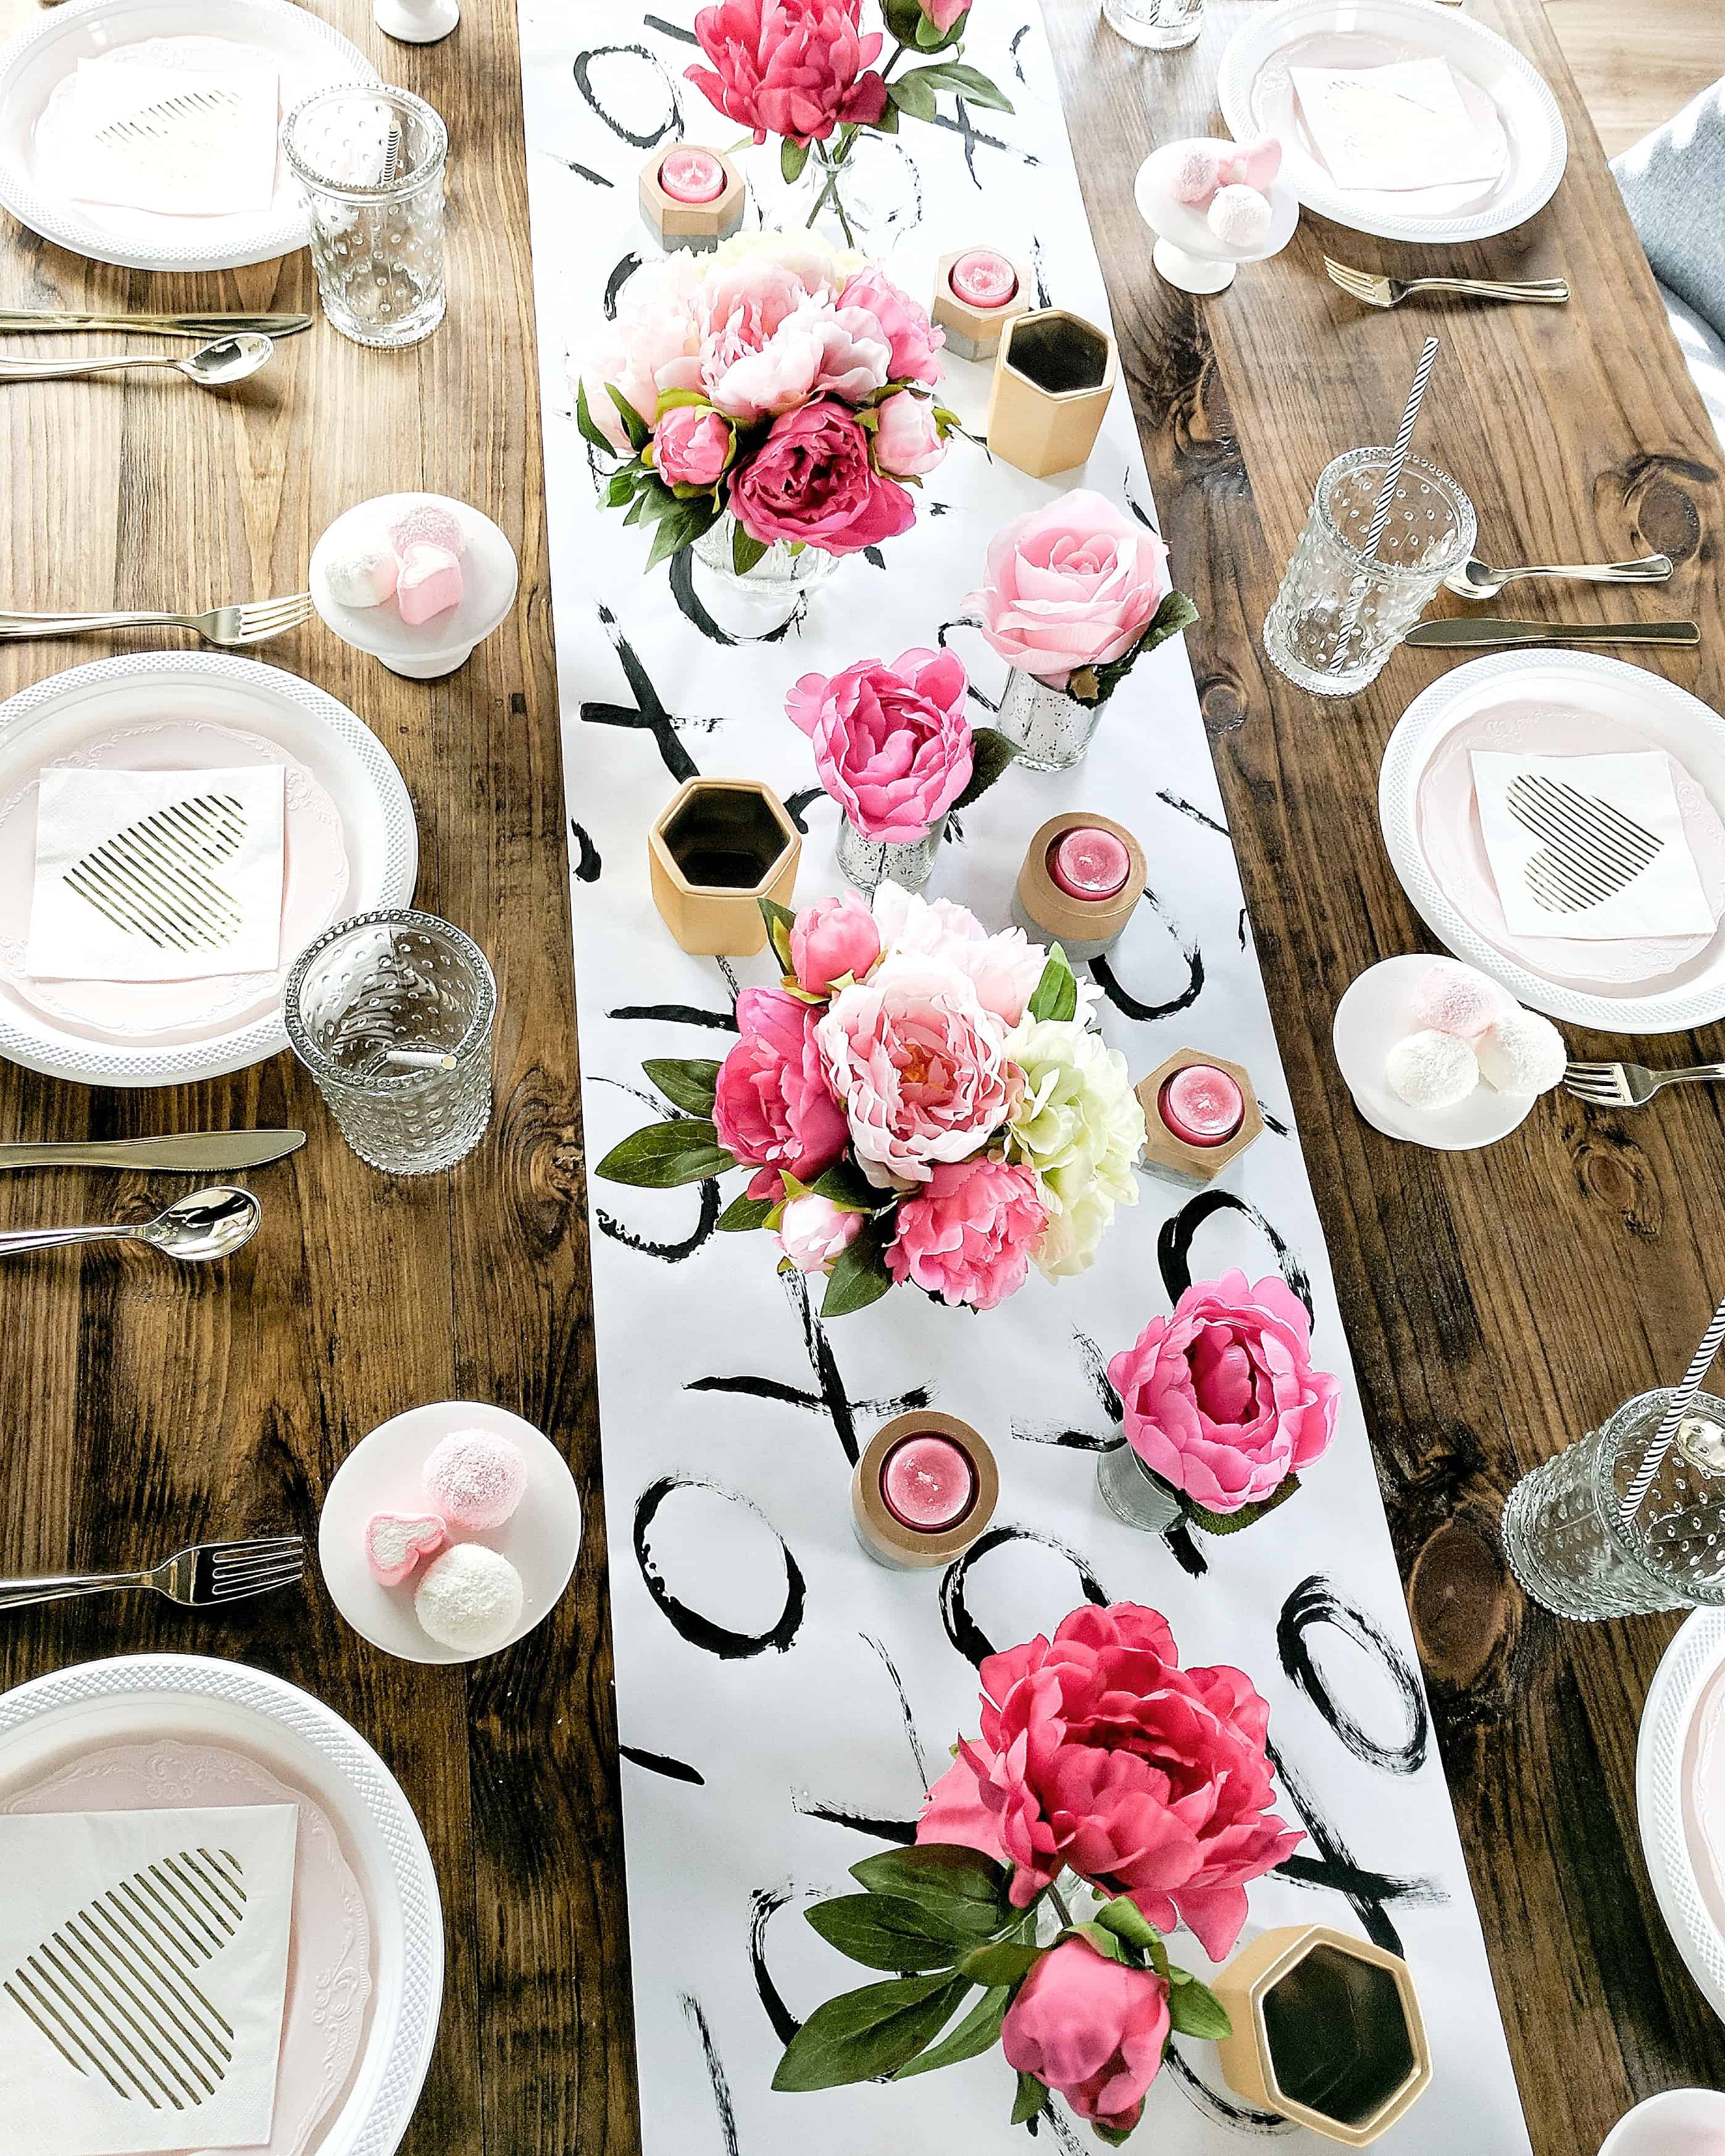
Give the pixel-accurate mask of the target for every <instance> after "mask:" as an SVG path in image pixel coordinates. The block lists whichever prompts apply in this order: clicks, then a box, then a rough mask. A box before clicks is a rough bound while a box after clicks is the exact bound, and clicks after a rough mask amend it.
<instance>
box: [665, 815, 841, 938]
mask: <svg viewBox="0 0 1725 2156" xmlns="http://www.w3.org/2000/svg"><path fill="white" fill-rule="evenodd" d="M802 852H803V841H802V839H801V838H800V836H799V835H798V831H797V827H796V825H795V824H793V823H792V821H791V819H790V814H789V812H788V810H787V808H785V805H784V803H783V802H782V801H781V800H780V799H779V798H778V795H777V794H776V793H774V792H773V788H771V787H770V786H768V785H766V784H764V783H762V781H761V780H760V779H758V778H689V779H685V781H684V782H683V783H682V785H681V786H680V787H679V788H678V789H677V791H676V793H675V795H674V796H673V797H672V799H671V802H670V806H669V807H668V808H666V809H665V813H664V814H663V815H661V816H660V819H659V820H658V822H657V823H656V824H655V825H654V826H653V829H651V830H650V831H649V833H648V834H647V863H648V871H649V876H650V878H651V881H652V886H653V903H654V904H655V906H657V907H658V908H659V911H660V916H661V917H662V918H663V920H664V921H665V927H667V928H669V929H670V932H671V934H672V935H673V936H675V937H676V939H677V941H678V942H679V943H680V944H681V945H682V947H683V948H684V949H685V951H689V952H695V953H696V954H698V955H700V956H701V957H726V958H748V957H753V955H754V953H755V952H757V951H758V950H759V949H760V948H761V947H762V944H763V943H765V942H766V941H767V924H766V922H765V921H764V920H763V919H762V916H761V908H760V905H759V901H761V900H762V899H763V898H770V899H774V900H776V901H778V904H779V905H780V906H788V905H789V904H790V902H791V895H792V893H793V891H794V890H795V889H796V884H797V864H798V860H800V859H801V856H802Z"/></svg>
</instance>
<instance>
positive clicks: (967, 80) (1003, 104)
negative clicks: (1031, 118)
mask: <svg viewBox="0 0 1725 2156" xmlns="http://www.w3.org/2000/svg"><path fill="white" fill-rule="evenodd" d="M906 83H916V84H918V85H927V89H928V90H929V92H930V94H931V96H932V94H933V93H934V92H935V91H936V90H953V91H956V92H957V95H959V96H960V97H962V98H963V99H965V100H966V101H967V102H968V103H969V104H971V105H991V106H992V107H993V110H995V111H996V112H1010V111H1011V110H1012V102H1011V100H1010V99H1009V98H1005V97H1003V96H1002V95H1001V94H1000V92H999V90H996V89H995V87H994V85H993V83H992V82H990V81H989V80H988V77H987V75H985V74H983V73H982V72H981V71H980V70H979V69H976V68H973V67H966V66H965V65H964V64H963V61H961V60H937V61H936V62H935V63H934V64H933V66H932V67H921V68H913V69H911V72H910V74H901V76H900V77H899V78H898V80H897V81H896V82H895V83H894V84H893V85H891V88H892V90H894V91H897V90H902V89H903V88H904V86H905V85H906ZM918 116H919V117H920V116H921V115H918Z"/></svg>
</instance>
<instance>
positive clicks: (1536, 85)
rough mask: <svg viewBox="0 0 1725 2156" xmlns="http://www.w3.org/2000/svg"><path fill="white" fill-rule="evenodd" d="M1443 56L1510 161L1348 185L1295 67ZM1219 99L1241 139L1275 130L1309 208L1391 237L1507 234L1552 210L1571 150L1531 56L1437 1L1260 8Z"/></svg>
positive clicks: (1357, 0)
mask: <svg viewBox="0 0 1725 2156" xmlns="http://www.w3.org/2000/svg"><path fill="white" fill-rule="evenodd" d="M1418 59H1439V60H1442V61H1444V62H1445V63H1446V64H1448V66H1449V67H1450V70H1451V72H1452V73H1453V74H1454V75H1455V80H1456V86H1457V88H1458V89H1459V90H1460V91H1461V100H1462V103H1463V104H1464V105H1466V107H1467V110H1468V115H1469V117H1470V118H1471V120H1472V121H1473V122H1474V125H1475V126H1476V127H1477V128H1478V129H1479V131H1481V134H1482V135H1484V136H1485V137H1486V140H1487V141H1501V142H1502V145H1503V150H1504V158H1503V164H1502V169H1501V170H1500V171H1499V172H1498V174H1497V177H1496V178H1495V179H1492V180H1485V181H1480V182H1461V183H1459V184H1450V185H1446V186H1443V187H1420V188H1413V189H1407V190H1395V191H1378V190H1374V189H1369V188H1363V187H1337V184H1336V182H1335V181H1334V180H1333V179H1332V177H1331V176H1330V171H1329V167H1327V165H1326V164H1325V163H1324V162H1323V160H1322V157H1319V155H1318V154H1317V148H1316V146H1315V145H1314V144H1313V142H1312V136H1311V135H1310V133H1309V132H1308V131H1307V126H1306V124H1305V121H1304V120H1303V119H1302V118H1301V114H1300V110H1299V105H1298V101H1297V100H1296V97H1295V94H1294V87H1293V83H1292V81H1291V78H1290V75H1289V73H1288V70H1289V69H1290V68H1294V67H1315V68H1373V67H1387V66H1388V65H1389V64H1390V63H1391V62H1392V61H1396V60H1418ZM1216 95H1217V98H1218V100H1219V103H1220V105H1221V107H1222V111H1223V114H1224V116H1225V118H1226V120H1227V121H1228V125H1229V126H1230V129H1231V130H1232V131H1233V133H1234V136H1235V140H1236V141H1241V142H1245V141H1250V140H1251V139H1252V137H1253V136H1256V135H1275V136H1279V137H1280V138H1281V144H1282V167H1281V177H1282V178H1283V180H1284V181H1285V182H1286V183H1287V185H1288V186H1289V187H1291V188H1292V189H1293V191H1294V193H1296V195H1297V196H1298V197H1299V198H1300V200H1301V203H1303V204H1304V205H1305V207H1306V208H1307V209H1309V210H1313V211H1315V212H1316V213H1317V215H1318V216H1320V217H1327V218H1330V219H1331V220H1332V222H1333V223H1337V224H1343V225H1347V226H1348V228H1350V229H1351V230H1353V231H1354V232H1369V233H1373V234H1378V236H1379V237H1380V238H1383V239H1413V240H1424V241H1428V242H1430V243H1433V244H1455V243H1456V242H1458V241H1461V240H1466V239H1489V238H1490V237H1491V234H1494V233H1498V232H1509V231H1512V230H1513V228H1515V227H1516V226H1517V225H1518V224H1522V223H1526V221H1527V218H1530V217H1532V215H1533V213H1534V212H1535V211H1536V210H1539V209H1543V208H1544V207H1545V205H1546V203H1548V202H1549V201H1550V200H1551V198H1552V196H1553V193H1555V192H1556V190H1557V184H1558V181H1559V180H1560V179H1561V178H1562V177H1563V167H1564V164H1565V162H1567V160H1568V150H1569V146H1568V137H1567V136H1566V135H1565V134H1564V131H1563V115H1562V113H1560V112H1559V111H1558V101H1557V100H1556V98H1554V97H1553V95H1552V94H1551V91H1550V90H1549V89H1548V86H1547V85H1546V82H1545V80H1544V78H1543V76H1542V75H1541V74H1539V72H1538V69H1536V68H1535V67H1534V65H1533V64H1532V61H1531V60H1528V59H1526V58H1524V57H1523V55H1522V54H1520V53H1518V52H1517V50H1516V49H1515V47H1514V46H1513V45H1512V44H1508V43H1507V42H1506V41H1505V40H1504V39H1503V38H1500V37H1498V36H1497V34H1496V33H1495V32H1493V31H1491V30H1487V29H1486V28H1482V27H1481V24H1479V23H1476V22H1474V21H1472V20H1471V18H1469V17H1467V16H1466V15H1464V14H1463V13H1461V10H1460V8H1445V7H1441V6H1440V5H1439V4H1438V0H1281V5H1280V6H1278V7H1275V8H1253V9H1251V10H1250V13H1248V15H1247V18H1246V19H1245V22H1243V23H1241V25H1240V28H1239V29H1238V30H1236V31H1235V34H1234V36H1233V37H1232V38H1230V40H1229V43H1228V46H1227V49H1226V50H1225V51H1224V53H1223V54H1222V64H1221V67H1220V69H1219V73H1218V74H1217V79H1216Z"/></svg>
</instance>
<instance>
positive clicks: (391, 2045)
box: [0, 1655, 444, 2156]
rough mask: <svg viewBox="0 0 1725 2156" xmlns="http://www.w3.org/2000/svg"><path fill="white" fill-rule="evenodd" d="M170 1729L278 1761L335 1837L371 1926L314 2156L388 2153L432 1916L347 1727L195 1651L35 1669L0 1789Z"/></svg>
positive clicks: (433, 1947) (4, 1719) (428, 1998)
mask: <svg viewBox="0 0 1725 2156" xmlns="http://www.w3.org/2000/svg"><path fill="white" fill-rule="evenodd" d="M159 1737H180V1738H190V1739H191V1740H193V1741H194V1742H196V1741H203V1742H205V1743H228V1744H234V1745H236V1746H238V1747H239V1748H241V1749H243V1750H247V1751H249V1752H252V1753H255V1754H256V1755H257V1756H258V1757H259V1758H261V1759H262V1760H264V1763H266V1764H270V1763H275V1764H277V1765H278V1766H279V1768H280V1772H281V1773H282V1775H283V1777H284V1779H286V1780H287V1781H289V1782H290V1783H298V1784H300V1785H301V1786H303V1787H304V1788H305V1789H306V1790H307V1791H308V1792H309V1793H310V1794H311V1795H313V1796H314V1797H315V1798H316V1800H317V1802H318V1803H319V1804H320V1805H321V1807H322V1808H323V1809H324V1810H325V1811H326V1813H327V1814H328V1815H329V1817H330V1818H331V1820H332V1821H333V1822H334V1823H335V1824H336V1827H337V1829H338V1830H339V1831H340V1832H341V1834H342V1835H343V1836H344V1837H345V1840H346V1842H347V1851H346V1853H347V1856H348V1859H349V1861H350V1862H351V1863H352V1865H353V1866H354V1869H355V1870H356V1871H357V1873H358V1874H359V1876H360V1880H361V1883H362V1886H363V1887H364V1890H365V1892H366V1896H367V1902H368V1904H369V1907H370V1909H371V1912H372V1917H373V1919H374V1921H375V1924H376V1936H375V1943H374V1948H373V1974H374V1977H375V1979H376V1984H377V1990H376V1993H375V1994H374V2003H373V2006H372V2025H371V2030H370V2033H369V2035H368V2037H367V2041H366V2045H365V2048H364V2051H363V2052H362V2056H361V2058H360V2061H359V2065H358V2067H357V2071H356V2073H355V2076H354V2080H353V2083H352V2087H351V2088H350V2090H349V2092H348V2093H347V2098H346V2101H345V2102H343V2104H342V2106H341V2110H340V2112H338V2113H337V2115H336V2117H335V2118H334V2119H333V2120H332V2121H331V2123H330V2124H329V2125H328V2126H327V2127H326V2128H325V2130H324V2133H323V2135H322V2138H321V2140H320V2141H319V2143H318V2156H393V2151H394V2150H395V2149H396V2148H398V2146H399V2145H400V2142H401V2138H402V2136H403V2134H404V2133H406V2132H407V2128H408V2120H409V2119H410V2118H411V2117H413V2107H414V2105H415V2103H416V2102H418V2096H419V2091H420V2089H421V2087H423V2086H424V2080H425V2072H426V2068H427V2067H428V2066H429V2065H430V2063H431V2053H432V2047H433V2046H434V2043H435V2042H436V2040H437V2025H438V2017H439V2012H440V2010H441V2008H442V2004H443V1985H444V1921H443V1908H442V1905H441V1903H440V1902H439V1898H438V1891H437V1879H436V1876H435V1874H434V1872H433V1871H432V1868H431V1856H430V1852H429V1851H428V1850H427V1848H426V1846H425V1837H424V1835H423V1834H422V1833H421V1831H420V1830H419V1822H418V1820H417V1819H415V1818H414V1816H413V1808H412V1806H411V1805H410V1804H408V1800H407V1799H406V1797H405V1796H404V1795H403V1794H402V1790H401V1788H400V1786H399V1784H398V1783H397V1781H396V1779H395V1778H394V1776H393V1774H391V1773H390V1771H389V1769H388V1768H387V1767H386V1766H385V1765H384V1763H383V1762H382V1760H381V1759H380V1758H378V1757H377V1753H375V1752H374V1751H373V1750H372V1748H371V1746H370V1745H369V1744H367V1743H366V1742H365V1740H364V1738H362V1737H361V1736H360V1735H359V1734H358V1733H357V1731H355V1730H353V1729H352V1728H350V1727H348V1725H347V1723H346V1722H343V1721H342V1719H341V1717H340V1716H339V1715H338V1714H336V1713H335V1712H333V1711H332V1710H331V1709H330V1708H329V1707H326V1706H324V1705H323V1703H322V1702H321V1701H319V1700H316V1699H314V1698H312V1697H311V1694H310V1693H309V1692H303V1691H300V1690H299V1689H298V1687H297V1686H294V1685H290V1684H288V1683H286V1682H285V1681H284V1680H283V1679H281V1678H280V1677H272V1676H265V1675H264V1672H263V1671H260V1670H251V1669H246V1668H244V1667H242V1666H240V1665H239V1663H237V1662H221V1661H210V1660H208V1659H206V1658H205V1657H203V1656H202V1655H128V1656H125V1657H122V1658H120V1659H117V1660H116V1661H102V1662H85V1663H83V1664H81V1665H80V1666H78V1667H76V1668H74V1669H69V1670H61V1671H57V1672H56V1673H55V1674H54V1676H45V1677H37V1678H35V1679H33V1681H31V1682H30V1683H28V1684H23V1685H19V1686H18V1687H17V1688H16V1689H15V1690H14V1691H9V1692H8V1693H6V1694H5V1695H4V1697H0V1793H3V1792H4V1791H5V1790H6V1789H7V1788H8V1786H13V1785H17V1784H20V1783H22V1782H23V1780H25V1779H28V1778H31V1777H33V1776H35V1775H38V1774H40V1772H41V1771H42V1769H43V1768H44V1767H45V1766H48V1765H51V1764H54V1763H59V1762H62V1761H69V1760H70V1759H72V1758H76V1757H77V1756H78V1755H79V1754H80V1753H86V1752H91V1751H95V1750H99V1749H100V1748H102V1747H104V1746H105V1745H110V1744H116V1743H130V1742H148V1741H149V1740H151V1739H152V1738H159Z"/></svg>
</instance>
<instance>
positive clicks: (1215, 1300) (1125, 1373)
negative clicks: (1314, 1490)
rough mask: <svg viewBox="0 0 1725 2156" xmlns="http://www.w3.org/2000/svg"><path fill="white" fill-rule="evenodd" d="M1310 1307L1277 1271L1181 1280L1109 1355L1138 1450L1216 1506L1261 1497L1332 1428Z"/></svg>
mask: <svg viewBox="0 0 1725 2156" xmlns="http://www.w3.org/2000/svg"><path fill="white" fill-rule="evenodd" d="M1311 1349H1312V1327H1311V1325H1310V1322H1309V1321H1308V1320H1307V1316H1306V1309H1305V1306H1304V1304H1302V1303H1301V1301H1300V1300H1299V1298H1298V1297H1297V1296H1296V1295H1295V1294H1294V1293H1293V1292H1292V1291H1291V1289H1290V1288H1289V1287H1288V1285H1287V1283H1286V1281H1284V1280H1283V1279H1282V1278H1281V1276H1280V1275H1279V1274H1276V1273H1272V1274H1271V1275H1270V1276H1269V1277H1268V1278H1267V1279H1266V1280H1260V1281H1259V1282H1258V1283H1257V1285H1256V1286H1255V1287H1248V1286H1246V1277H1245V1274H1244V1273H1243V1272H1237V1271H1236V1272H1230V1273H1224V1275H1223V1276H1222V1278H1221V1279H1220V1280H1219V1281H1206V1282H1200V1283H1199V1284H1198V1285H1197V1286H1193V1287H1189V1288H1188V1289H1187V1291H1186V1292H1185V1293H1184V1295H1183V1296H1181V1297H1180V1300H1179V1301H1178V1303H1176V1304H1175V1306H1174V1312H1173V1317H1153V1318H1152V1319H1151V1321H1150V1322H1149V1323H1148V1324H1147V1326H1146V1327H1144V1329H1143V1331H1142V1332H1141V1333H1140V1334H1139V1335H1138V1337H1137V1340H1136V1341H1135V1342H1133V1343H1132V1346H1131V1347H1127V1348H1125V1349H1123V1350H1122V1353H1119V1354H1118V1355H1117V1356H1116V1357H1115V1358H1114V1359H1113V1361H1112V1362H1111V1363H1110V1364H1109V1365H1108V1376H1109V1378H1110V1380H1111V1383H1112V1384H1113V1386H1114V1389H1115V1390H1116V1391H1117V1393H1118V1394H1120V1398H1121V1403H1122V1406H1123V1408H1124V1409H1125V1413H1126V1435H1127V1440H1128V1442H1129V1443H1130V1444H1131V1445H1132V1450H1133V1451H1134V1452H1136V1453H1137V1455H1138V1457H1139V1458H1140V1459H1141V1460H1142V1461H1143V1462H1144V1464H1145V1466H1147V1467H1150V1468H1152V1469H1153V1470H1154V1471H1155V1472H1156V1473H1157V1474H1158V1475H1159V1476H1162V1478H1163V1481H1166V1482H1171V1483H1172V1484H1173V1486H1174V1487H1175V1489H1177V1490H1183V1491H1185V1492H1186V1494H1187V1495H1188V1496H1189V1497H1191V1498H1192V1499H1193V1500H1194V1501H1195V1502H1196V1503H1198V1504H1200V1505H1202V1506H1203V1507H1204V1508H1205V1510H1206V1511H1208V1512H1238V1511H1239V1510H1240V1507H1241V1506H1242V1505H1256V1504H1261V1503H1262V1501H1264V1499H1265V1498H1266V1497H1268V1496H1271V1495H1272V1494H1273V1493H1274V1492H1275V1491H1276V1489H1278V1488H1279V1487H1280V1486H1281V1483H1282V1482H1283V1481H1284V1480H1285V1479H1286V1477H1287V1476H1289V1475H1291V1474H1293V1473H1295V1472H1296V1471H1298V1470H1300V1469H1301V1468H1304V1467H1307V1466H1310V1465H1311V1463H1312V1461H1313V1460H1316V1459H1317V1457H1318V1456H1319V1455H1320V1454H1321V1453H1322V1452H1323V1451H1324V1450H1325V1449H1326V1447H1327V1445H1328V1444H1329V1442H1330V1440H1331V1438H1332V1436H1333V1435H1335V1430H1336V1412H1337V1406H1338V1404H1339V1403H1340V1399H1341V1394H1342V1385H1341V1381H1340V1379H1339V1378H1333V1377H1332V1376H1331V1375H1330V1374H1329V1373H1328V1372H1327V1371H1324V1370H1314V1369H1313V1368H1312V1359H1311Z"/></svg>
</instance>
